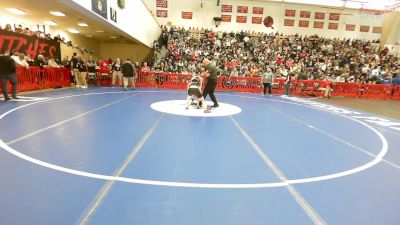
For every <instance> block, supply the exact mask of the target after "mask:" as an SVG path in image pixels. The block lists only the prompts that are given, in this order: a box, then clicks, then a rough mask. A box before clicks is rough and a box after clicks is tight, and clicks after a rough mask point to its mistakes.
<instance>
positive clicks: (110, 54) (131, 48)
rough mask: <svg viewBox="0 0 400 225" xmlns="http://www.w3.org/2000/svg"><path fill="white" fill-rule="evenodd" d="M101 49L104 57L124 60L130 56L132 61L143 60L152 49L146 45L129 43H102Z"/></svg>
mask: <svg viewBox="0 0 400 225" xmlns="http://www.w3.org/2000/svg"><path fill="white" fill-rule="evenodd" d="M100 49H101V51H100V52H101V54H102V56H103V57H104V58H112V59H114V60H115V59H116V58H121V59H122V60H123V61H124V60H126V59H127V58H129V59H131V60H132V62H141V61H143V60H144V59H145V58H146V56H147V55H148V54H149V53H150V50H151V49H150V48H148V47H147V46H144V45H137V44H127V43H125V44H124V43H101V45H100Z"/></svg>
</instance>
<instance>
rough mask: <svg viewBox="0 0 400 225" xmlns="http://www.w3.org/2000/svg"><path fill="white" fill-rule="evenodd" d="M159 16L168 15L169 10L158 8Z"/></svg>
mask: <svg viewBox="0 0 400 225" xmlns="http://www.w3.org/2000/svg"><path fill="white" fill-rule="evenodd" d="M157 17H168V11H167V10H157Z"/></svg>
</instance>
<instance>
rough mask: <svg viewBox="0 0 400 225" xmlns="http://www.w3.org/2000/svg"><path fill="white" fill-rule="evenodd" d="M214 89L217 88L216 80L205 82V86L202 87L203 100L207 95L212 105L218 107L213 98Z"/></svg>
mask: <svg viewBox="0 0 400 225" xmlns="http://www.w3.org/2000/svg"><path fill="white" fill-rule="evenodd" d="M216 87H217V80H216V79H209V80H208V81H207V84H206V86H205V87H204V91H203V96H204V99H206V98H207V95H208V94H210V98H211V101H212V102H213V103H214V105H218V102H217V99H216V98H215V95H214V91H215V88H216Z"/></svg>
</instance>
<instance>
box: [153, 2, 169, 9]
mask: <svg viewBox="0 0 400 225" xmlns="http://www.w3.org/2000/svg"><path fill="white" fill-rule="evenodd" d="M156 5H157V7H158V8H168V0H156Z"/></svg>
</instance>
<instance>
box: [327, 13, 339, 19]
mask: <svg viewBox="0 0 400 225" xmlns="http://www.w3.org/2000/svg"><path fill="white" fill-rule="evenodd" d="M339 19H340V14H339V13H329V20H339Z"/></svg>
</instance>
